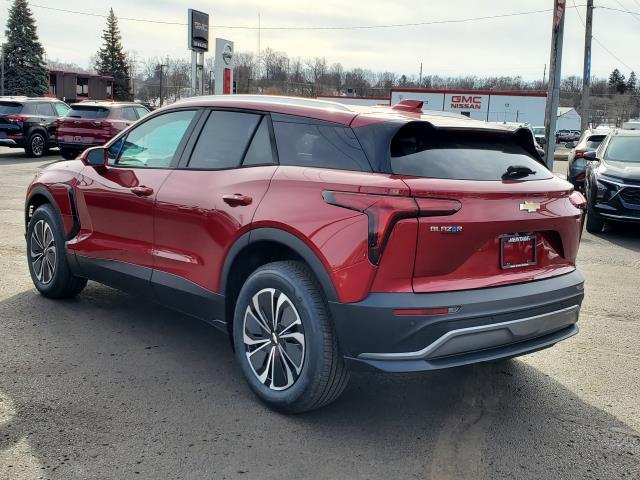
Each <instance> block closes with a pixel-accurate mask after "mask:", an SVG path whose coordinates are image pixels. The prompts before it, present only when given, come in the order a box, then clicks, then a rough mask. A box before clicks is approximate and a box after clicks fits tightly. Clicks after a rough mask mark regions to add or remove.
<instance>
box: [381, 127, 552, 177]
mask: <svg viewBox="0 0 640 480" xmlns="http://www.w3.org/2000/svg"><path fill="white" fill-rule="evenodd" d="M391 168H392V170H393V173H396V174H399V175H411V176H418V177H430V178H449V179H455V180H503V179H506V178H507V176H508V173H509V172H515V173H516V174H514V175H513V178H512V179H516V178H517V179H518V180H542V179H548V178H551V177H552V175H551V172H549V170H548V169H547V168H546V167H545V166H544V165H542V164H541V163H540V162H538V161H537V160H536V159H535V158H534V157H533V155H532V154H531V153H530V152H528V151H527V150H526V149H525V148H524V147H523V146H522V145H521V144H520V143H518V140H517V139H516V137H515V136H514V135H513V134H511V133H506V132H505V133H503V132H485V131H470V130H468V131H464V130H436V129H433V128H429V127H427V126H424V125H423V124H420V123H413V124H408V125H406V126H404V127H402V128H401V129H400V131H399V132H398V133H397V134H396V136H395V137H394V138H393V140H392V142H391ZM514 169H516V170H517V172H516V170H514ZM518 172H526V174H522V175H520V174H519V173H518Z"/></svg>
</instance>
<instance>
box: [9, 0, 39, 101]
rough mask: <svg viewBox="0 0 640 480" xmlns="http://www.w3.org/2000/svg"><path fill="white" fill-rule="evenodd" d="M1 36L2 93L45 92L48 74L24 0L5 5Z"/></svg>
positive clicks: (27, 93)
mask: <svg viewBox="0 0 640 480" xmlns="http://www.w3.org/2000/svg"><path fill="white" fill-rule="evenodd" d="M5 37H6V38H7V41H6V43H5V45H4V68H5V70H4V77H5V80H4V86H5V89H4V91H5V95H26V96H28V97H40V96H42V95H45V94H46V93H47V92H48V90H49V73H48V70H47V67H46V65H45V62H44V48H42V44H41V43H40V40H39V39H38V34H37V32H36V22H35V19H34V18H33V15H32V13H31V10H29V4H28V3H27V0H14V2H13V5H12V6H11V7H10V8H9V18H8V19H7V28H6V30H5Z"/></svg>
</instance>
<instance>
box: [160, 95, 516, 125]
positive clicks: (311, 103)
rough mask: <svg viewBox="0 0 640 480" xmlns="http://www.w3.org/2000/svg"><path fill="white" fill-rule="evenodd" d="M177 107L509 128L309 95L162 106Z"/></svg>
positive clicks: (349, 122) (353, 120) (459, 117)
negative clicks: (303, 96)
mask: <svg viewBox="0 0 640 480" xmlns="http://www.w3.org/2000/svg"><path fill="white" fill-rule="evenodd" d="M177 106H180V107H187V106H193V107H225V108H241V109H249V110H263V111H268V112H274V113H282V114H288V115H299V116H302V117H309V118H315V119H318V120H325V121H329V122H335V123H341V124H343V125H350V126H352V127H354V128H356V127H361V126H364V125H368V124H372V123H380V122H389V121H398V122H410V121H427V122H429V123H431V124H432V125H434V126H436V127H449V128H473V129H483V130H502V131H509V129H508V128H505V127H503V126H501V125H498V124H495V123H489V122H482V121H478V120H471V119H469V118H467V117H465V116H463V115H458V114H455V113H450V112H440V111H429V110H427V111H425V112H423V113H414V112H407V111H400V110H394V109H393V108H392V107H391V106H384V105H383V106H377V105H376V106H356V105H345V104H342V103H338V102H331V101H326V100H316V99H312V98H301V97H284V96H275V95H212V96H203V97H191V98H188V99H185V100H181V101H179V102H178V103H175V104H173V105H171V106H168V107H165V109H172V108H175V107H177Z"/></svg>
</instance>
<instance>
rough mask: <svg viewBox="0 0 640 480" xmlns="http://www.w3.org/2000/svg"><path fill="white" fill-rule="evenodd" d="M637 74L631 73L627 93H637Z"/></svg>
mask: <svg viewBox="0 0 640 480" xmlns="http://www.w3.org/2000/svg"><path fill="white" fill-rule="evenodd" d="M636 85H637V84H636V72H631V74H630V75H629V79H628V80H627V92H629V93H635V91H636Z"/></svg>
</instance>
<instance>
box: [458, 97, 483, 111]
mask: <svg viewBox="0 0 640 480" xmlns="http://www.w3.org/2000/svg"><path fill="white" fill-rule="evenodd" d="M451 108H456V109H462V110H480V109H482V97H481V96H479V95H452V96H451Z"/></svg>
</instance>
